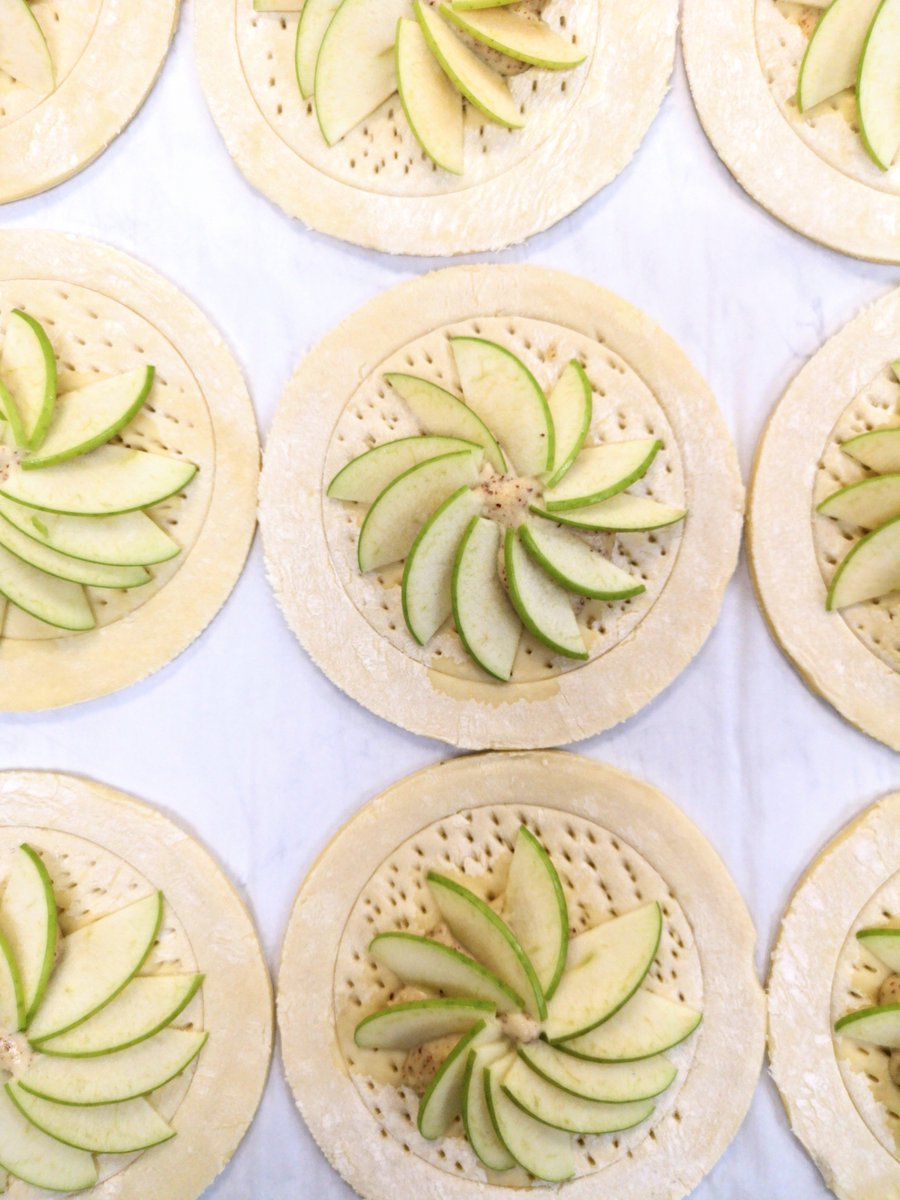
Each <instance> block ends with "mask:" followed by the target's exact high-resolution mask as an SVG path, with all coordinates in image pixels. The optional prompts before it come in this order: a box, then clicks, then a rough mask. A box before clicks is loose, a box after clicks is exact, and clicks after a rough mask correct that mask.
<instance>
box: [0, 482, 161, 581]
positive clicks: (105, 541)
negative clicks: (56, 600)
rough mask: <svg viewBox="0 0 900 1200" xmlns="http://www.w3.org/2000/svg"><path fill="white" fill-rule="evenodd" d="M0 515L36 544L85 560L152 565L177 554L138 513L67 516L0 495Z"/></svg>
mask: <svg viewBox="0 0 900 1200" xmlns="http://www.w3.org/2000/svg"><path fill="white" fill-rule="evenodd" d="M0 517H3V518H5V519H6V520H7V521H9V522H10V524H11V525H13V526H15V528H16V529H18V530H19V532H20V533H24V534H26V535H27V536H28V537H29V538H31V539H32V540H33V541H35V542H37V543H38V544H39V545H41V546H47V547H48V548H49V549H51V550H55V551H57V553H59V554H65V555H66V556H67V557H68V558H78V559H82V560H83V561H84V562H89V563H102V564H103V565H105V566H110V567H139V566H153V565H154V564H156V563H161V562H167V561H168V560H169V559H170V558H174V557H175V556H176V554H180V553H181V547H180V546H179V545H178V543H177V542H173V541H172V539H171V538H170V537H169V535H168V534H166V533H163V531H162V530H161V529H160V527H159V526H158V525H157V524H156V522H155V521H153V520H151V519H150V517H148V516H147V515H146V513H142V512H129V513H120V514H119V515H118V516H112V517H103V518H102V519H98V518H97V517H68V516H64V515H63V514H61V513H48V512H41V513H37V512H35V511H34V509H31V508H26V507H24V506H22V505H20V504H15V503H13V501H12V500H7V499H6V497H5V496H0Z"/></svg>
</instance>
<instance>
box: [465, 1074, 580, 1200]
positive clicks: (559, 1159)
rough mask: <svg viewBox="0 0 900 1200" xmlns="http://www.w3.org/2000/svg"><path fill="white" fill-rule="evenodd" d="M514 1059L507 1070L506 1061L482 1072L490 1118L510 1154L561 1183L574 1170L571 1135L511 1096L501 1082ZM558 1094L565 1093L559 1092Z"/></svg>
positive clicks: (527, 1167) (537, 1173)
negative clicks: (516, 1101) (538, 1117)
mask: <svg viewBox="0 0 900 1200" xmlns="http://www.w3.org/2000/svg"><path fill="white" fill-rule="evenodd" d="M513 1070H515V1063H513V1065H512V1066H511V1067H510V1068H509V1070H506V1067H505V1063H501V1064H495V1065H494V1066H490V1067H488V1068H487V1069H486V1070H485V1072H484V1088H485V1094H486V1096H487V1104H488V1108H489V1109H490V1114H491V1120H492V1121H493V1123H494V1128H495V1129H496V1131H497V1136H498V1137H499V1138H500V1141H501V1142H502V1143H503V1145H504V1146H505V1147H506V1150H507V1151H508V1152H509V1154H510V1155H511V1156H512V1158H513V1159H514V1160H515V1161H516V1162H517V1163H518V1164H519V1166H521V1167H524V1168H525V1170H526V1171H530V1172H531V1174H532V1175H534V1176H535V1177H536V1178H537V1179H544V1180H546V1181H547V1182H548V1183H562V1182H564V1181H565V1180H566V1179H571V1177H572V1176H573V1175H574V1174H575V1157H574V1153H573V1150H572V1138H571V1137H570V1136H569V1134H567V1133H563V1132H562V1131H561V1130H559V1129H555V1128H552V1127H551V1126H549V1125H546V1124H544V1122H543V1121H538V1120H536V1119H535V1118H534V1117H532V1116H531V1115H530V1114H529V1113H527V1112H525V1111H524V1110H523V1109H522V1108H520V1107H519V1105H517V1104H516V1103H514V1101H513V1100H512V1099H511V1098H510V1096H509V1094H508V1093H507V1092H506V1090H505V1087H504V1084H505V1081H506V1079H508V1078H509V1075H510V1074H511V1072H512V1071H513ZM526 1070H527V1068H526ZM560 1095H561V1096H562V1095H564V1093H563V1092H560Z"/></svg>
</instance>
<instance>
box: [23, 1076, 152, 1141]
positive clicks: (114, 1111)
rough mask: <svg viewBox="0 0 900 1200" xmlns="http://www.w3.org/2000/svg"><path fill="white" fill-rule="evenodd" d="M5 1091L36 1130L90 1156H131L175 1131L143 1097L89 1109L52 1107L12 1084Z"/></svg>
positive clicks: (52, 1104)
mask: <svg viewBox="0 0 900 1200" xmlns="http://www.w3.org/2000/svg"><path fill="white" fill-rule="evenodd" d="M7 1091H8V1092H9V1095H10V1098H11V1099H12V1102H13V1103H14V1104H15V1106H16V1107H17V1108H18V1110H19V1111H20V1112H21V1113H22V1114H23V1116H25V1117H27V1118H28V1120H29V1121H30V1122H31V1123H32V1125H34V1126H35V1127H36V1128H37V1129H40V1130H41V1131H42V1132H43V1133H46V1134H47V1135H48V1136H49V1137H52V1138H56V1140H57V1141H58V1142H62V1143H63V1145H65V1146H73V1147H74V1148H75V1149H76V1150H88V1151H90V1153H92V1154H133V1153H135V1152H136V1151H138V1150H149V1149H150V1147H151V1146H159V1145H160V1144H161V1143H162V1142H167V1141H169V1139H170V1138H173V1137H174V1136H175V1130H174V1129H173V1128H172V1126H171V1125H169V1124H168V1123H167V1122H166V1121H164V1120H163V1119H162V1117H161V1116H160V1115H159V1113H158V1112H157V1111H156V1109H155V1108H154V1107H153V1106H152V1105H151V1104H148V1103H147V1101H146V1100H144V1099H143V1097H139V1098H138V1099H137V1100H125V1101H123V1102H122V1103H121V1104H96V1105H92V1106H91V1107H90V1108H82V1107H77V1106H75V1105H72V1104H54V1103H53V1101H52V1100H42V1099H40V1098H39V1097H38V1096H32V1095H30V1094H29V1093H28V1092H26V1091H24V1090H23V1088H21V1087H19V1086H18V1085H17V1084H15V1083H10V1084H7Z"/></svg>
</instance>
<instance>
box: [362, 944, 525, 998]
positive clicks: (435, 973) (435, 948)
mask: <svg viewBox="0 0 900 1200" xmlns="http://www.w3.org/2000/svg"><path fill="white" fill-rule="evenodd" d="M369 954H370V955H371V956H372V958H374V959H375V961H376V962H377V963H380V964H381V966H383V967H387V968H388V970H389V971H393V972H394V974H395V975H396V976H398V978H400V979H402V980H403V982H404V983H405V984H408V985H411V986H415V987H423V988H429V989H431V990H432V991H436V992H443V993H444V994H445V995H447V996H464V997H467V998H468V999H471V1000H487V1001H489V1002H490V1003H492V1004H493V1005H494V1006H495V1008H496V1010H497V1012H500V1013H508V1012H520V1011H521V1010H522V1008H524V1003H523V1001H522V998H521V997H520V996H518V995H517V994H516V993H515V992H514V991H513V990H512V988H510V987H508V986H507V985H506V984H505V983H504V982H503V981H502V980H501V979H499V978H498V977H497V976H496V975H495V974H494V973H493V971H489V970H488V969H487V968H486V967H483V966H482V965H481V963H479V962H476V961H475V960H474V959H472V958H469V957H468V956H467V955H465V954H460V952H459V951H458V950H454V949H453V948H452V947H451V946H445V945H443V943H441V942H435V941H432V940H431V939H430V938H425V937H419V936H418V935H417V934H413V933H382V934H379V935H378V937H376V938H374V939H373V940H372V943H371V944H370V946H369Z"/></svg>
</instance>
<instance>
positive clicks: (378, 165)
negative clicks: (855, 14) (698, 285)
mask: <svg viewBox="0 0 900 1200" xmlns="http://www.w3.org/2000/svg"><path fill="white" fill-rule="evenodd" d="M816 3H817V4H818V0H816ZM29 5H31V9H30V11H31V12H32V13H33V16H34V18H35V20H36V21H37V22H38V24H39V25H40V26H41V28H42V29H43V32H44V35H45V37H46V43H47V47H48V52H49V58H50V60H51V62H52V66H51V67H49V68H48V70H49V76H48V82H47V84H46V85H45V86H44V85H41V84H40V82H37V83H36V82H33V81H32V80H24V79H22V78H16V77H15V71H16V58H15V51H14V47H15V42H16V35H17V33H18V36H19V37H20V39H21V31H19V30H18V28H17V27H16V28H12V27H11V31H9V34H8V36H7V37H5V38H4V40H5V41H6V42H7V43H8V44H11V45H12V46H13V49H12V50H10V51H8V52H6V53H5V55H4V57H3V58H2V59H0V84H2V91H0V100H2V103H0V164H2V167H3V169H2V171H0V203H3V202H6V201H10V200H16V199H20V198H22V197H25V196H30V195H34V194H36V193H38V192H41V191H43V190H45V189H47V188H50V187H53V186H54V185H56V184H58V183H60V182H62V181H63V180H64V179H66V178H69V177H70V176H71V175H73V174H75V173H76V172H77V171H79V170H81V169H82V168H84V167H85V166H87V165H88V164H89V163H90V162H92V161H93V160H94V159H95V158H96V157H97V156H98V155H99V154H100V153H101V152H102V151H103V149H104V148H105V147H106V146H107V145H108V144H109V143H110V142H111V141H112V140H113V138H115V137H116V136H117V135H118V134H119V133H120V132H121V130H122V129H123V128H124V126H125V125H126V124H127V123H128V121H129V120H131V118H132V117H133V116H134V114H135V112H136V111H137V109H138V108H139V107H140V105H141V103H142V102H143V100H144V99H145V98H146V96H147V94H148V93H149V91H150V89H151V87H152V86H153V83H154V81H155V79H156V77H157V75H158V73H159V71H160V69H161V67H162V64H163V61H164V59H165V55H166V52H167V50H168V47H169V44H170V41H171V39H172V36H173V34H174V31H175V27H176V23H177V17H178V8H179V4H178V0H161V2H160V3H158V4H153V5H149V6H147V5H145V6H143V7H142V9H141V11H139V12H132V11H131V10H130V9H128V10H126V9H125V8H123V7H120V6H115V5H113V6H109V5H102V4H100V3H99V2H98V0H79V3H78V4H77V5H75V6H71V5H67V6H65V8H64V9H62V10H58V9H57V7H56V5H55V4H53V3H52V0H8V3H7V4H6V5H5V6H4V13H3V19H4V21H7V20H9V21H11V20H12V19H13V17H16V20H17V21H18V22H21V12H20V11H19V10H22V9H25V10H27V9H28V7H29ZM302 7H303V4H302V0H258V2H257V3H256V4H255V5H254V0H233V2H232V3H229V4H228V5H227V6H225V7H224V8H223V5H222V4H221V3H218V2H217V0H200V3H198V4H197V6H196V11H195V14H194V21H195V41H196V51H197V61H198V66H199V69H200V76H201V80H202V83H203V86H204V89H205V91H206V94H207V99H208V101H209V104H210V108H211V109H212V112H213V115H214V117H215V120H216V122H217V124H218V126H219V128H220V131H221V133H222V136H223V138H224V140H225V142H226V145H227V147H228V149H229V151H230V153H231V154H232V156H233V158H234V159H235V161H236V163H237V165H238V167H239V168H240V170H241V171H242V172H243V174H244V175H245V176H246V177H247V179H248V180H249V181H250V182H251V183H252V184H253V185H254V186H256V187H258V188H259V189H260V190H261V191H263V192H264V193H265V194H266V195H268V196H269V197H271V198H272V199H273V200H275V201H276V202H277V203H278V204H279V205H280V206H281V207H282V208H283V209H284V210H285V211H286V212H287V213H289V214H290V215H291V216H293V217H297V218H299V219H300V220H301V221H303V222H304V223H305V224H306V225H308V226H310V227H312V228H314V229H317V230H320V231H323V232H326V233H329V234H331V235H333V236H335V237H339V238H342V239H345V240H347V241H350V242H354V243H357V244H359V245H363V246H367V247H372V248H375V249H379V250H383V251H387V252H390V253H407V254H422V255H426V254H427V255H447V254H462V253H472V252H476V251H485V250H497V249H500V248H502V247H504V246H509V245H512V244H514V243H517V242H521V241H523V240H524V239H525V238H527V237H529V236H531V235H532V234H534V233H537V232H539V231H540V230H542V229H545V228H547V227H549V226H550V225H553V224H554V223H555V222H557V221H559V220H560V219H561V218H563V217H564V216H566V215H567V214H568V213H570V212H572V211H573V210H574V209H576V208H578V207H579V206H580V205H581V204H583V203H584V202H585V201H586V200H588V199H589V198H590V197H591V196H593V195H594V194H596V193H597V192H598V191H599V190H600V189H601V188H603V187H605V186H606V185H607V184H608V183H610V182H611V181H612V179H614V178H615V177H616V176H617V175H618V174H619V173H620V172H621V171H622V170H623V169H624V168H625V167H626V166H627V164H628V163H629V162H630V160H631V159H632V157H633V156H634V154H635V153H636V152H637V150H638V147H639V145H640V143H641V141H642V139H643V137H644V135H645V134H646V132H647V130H648V128H649V126H650V124H651V122H652V121H653V119H654V117H655V115H656V113H657V111H658V109H659V106H660V104H661V103H662V100H663V98H664V96H665V93H666V90H667V88H668V86H669V81H670V77H671V73H672V67H673V63H674V57H675V45H676V33H677V24H678V5H677V3H676V2H675V0H641V3H640V7H639V9H638V10H637V11H636V10H635V6H634V3H633V2H629V0H610V2H609V3H607V4H604V5H603V8H602V10H601V12H600V14H599V16H598V15H597V14H596V12H595V11H594V6H593V5H592V4H588V3H585V2H583V0H552V2H551V3H550V4H549V5H541V6H540V9H541V10H542V11H541V16H542V18H543V19H544V21H545V22H546V27H547V28H548V30H549V31H550V34H551V36H559V39H560V42H562V41H563V40H568V41H569V42H572V43H576V44H577V45H576V50H577V54H576V53H575V52H574V51H573V52H572V55H571V56H572V58H573V61H575V62H576V65H575V66H574V68H573V69H569V70H564V71H559V70H547V69H541V65H539V66H538V67H537V69H527V68H526V69H525V70H524V72H523V73H520V72H522V63H521V62H519V64H518V66H516V65H515V63H513V65H512V67H511V68H510V67H509V63H510V60H509V58H505V59H504V56H503V55H502V54H500V53H499V51H493V50H492V51H490V53H491V54H493V55H494V57H493V58H488V59H487V61H488V62H490V63H492V64H493V63H494V61H495V60H496V59H498V58H499V59H500V60H501V62H505V63H506V64H507V68H508V70H509V71H510V73H511V80H510V81H509V92H507V91H506V89H507V83H506V82H503V81H502V80H501V83H500V84H499V85H498V86H499V87H500V88H501V89H502V90H503V92H504V93H505V95H506V96H507V99H508V103H509V104H511V105H513V104H514V105H516V106H518V109H519V111H520V113H521V117H522V121H523V124H524V129H522V130H519V129H516V130H513V131H512V132H511V133H510V135H509V136H507V133H508V132H509V131H508V130H507V129H506V128H504V127H503V126H502V125H500V124H496V123H494V124H492V123H491V120H490V119H489V118H488V119H486V120H484V119H481V118H480V117H479V116H478V112H477V109H476V108H475V107H474V106H470V109H469V116H468V117H467V118H466V132H465V138H466V144H467V145H468V146H469V151H470V153H469V158H470V160H474V159H475V157H476V156H475V155H474V151H475V150H477V151H478V154H477V162H475V165H474V167H473V169H472V170H471V171H470V172H468V173H467V174H464V175H459V176H457V175H454V174H451V173H449V172H448V171H446V170H444V169H436V168H435V167H434V165H433V163H432V160H431V159H430V158H429V157H428V156H427V155H426V154H425V153H424V152H423V151H420V149H419V144H418V143H417V142H416V141H415V140H414V138H413V137H412V134H411V132H410V128H409V125H408V124H407V122H406V119H405V117H404V115H403V110H404V109H405V108H406V100H405V98H404V102H403V108H401V103H400V100H399V99H398V96H397V95H396V93H391V95H390V96H389V98H388V99H387V100H385V101H384V103H381V104H380V106H379V107H377V108H376V110H375V111H374V112H372V113H371V114H370V116H369V117H368V118H365V117H364V118H363V120H362V121H361V122H360V123H359V124H358V125H356V126H355V127H354V128H352V129H351V131H350V132H349V133H348V134H347V135H346V136H343V137H341V138H340V139H338V141H337V143H336V144H335V145H331V146H328V145H326V144H325V142H324V140H323V137H322V134H321V133H320V130H319V124H318V122H317V120H316V107H315V96H314V94H313V93H311V94H310V96H306V90H305V89H303V88H301V87H298V82H297V78H296V73H295V62H294V58H295V53H294V47H295V42H296V41H297V36H296V35H297V26H298V22H299V20H300V14H301V10H302ZM316 7H317V9H327V10H328V12H329V13H330V11H332V10H333V9H334V7H335V6H334V5H331V6H330V9H329V7H328V5H327V4H326V5H318V6H316ZM394 7H395V8H397V9H398V11H400V12H402V11H403V10H402V8H401V7H398V6H397V5H395V6H394ZM408 7H409V13H408V14H407V16H408V18H409V19H410V22H411V18H412V15H413V6H412V3H410V4H409V6H408ZM532 7H533V6H532ZM14 10H16V11H15V12H14ZM17 12H18V16H16V13H17ZM391 12H392V13H393V8H392V9H391ZM817 12H818V7H814V8H809V7H807V6H804V5H803V4H800V3H785V2H784V0H740V3H739V4H738V5H737V6H736V7H735V6H731V7H729V9H728V10H727V12H726V11H723V9H722V7H721V6H720V5H717V4H716V3H715V2H714V0H690V2H689V3H688V4H686V5H685V10H684V14H683V40H684V54H685V62H686V65H687V68H688V75H689V80H690V84H691V90H692V93H693V97H694V100H695V103H696V107H697V111H698V113H699V116H700V119H701V121H702V123H703V126H704V128H705V129H706V131H707V133H708V134H709V137H710V139H711V141H712V142H713V145H714V146H715V148H716V150H717V152H718V153H719V155H720V156H721V158H722V159H723V161H724V162H725V164H726V166H727V167H728V168H729V170H731V171H732V173H733V174H734V175H735V177H736V178H737V179H738V181H739V182H740V183H741V185H742V186H743V187H744V188H745V189H746V191H747V192H748V193H749V194H750V195H751V196H752V197H753V198H754V199H756V200H757V201H758V202H759V203H760V204H762V205H763V206H764V207H765V208H766V209H768V210H769V211H770V212H772V213H773V214H774V215H775V216H777V217H778V218H779V219H780V220H782V221H784V222H785V223H786V224H788V225H790V226H791V227H792V228H794V229H796V230H798V231H799V232H801V233H803V234H805V235H807V236H808V237H811V238H813V239H815V240H817V241H819V242H822V243H823V244H825V245H827V246H830V247H832V248H834V249H836V250H840V251H842V252H844V253H847V254H852V255H856V256H858V257H861V258H868V259H872V260H876V261H883V262H898V261H900V182H898V174H897V173H898V171H900V164H898V163H896V162H895V163H894V165H893V167H890V168H889V169H887V170H883V169H882V168H880V167H878V166H876V165H875V163H873V162H872V161H871V160H869V159H867V158H866V155H865V152H864V150H863V149H862V143H861V142H860V138H859V136H858V131H857V130H856V128H855V127H854V113H853V111H851V110H852V104H849V103H848V104H846V105H845V104H843V102H842V101H841V103H838V102H835V103H833V104H831V103H823V104H821V105H817V106H816V107H815V108H814V109H812V110H811V111H809V112H807V113H801V112H799V111H798V109H797V105H796V103H795V101H794V99H793V97H794V93H795V91H796V84H797V73H798V69H799V65H800V60H801V58H802V54H803V49H804V47H805V45H806V39H807V38H808V36H809V31H810V28H811V26H812V25H814V23H815V19H816V14H817ZM320 19H321V18H320ZM502 19H503V18H501V20H502ZM394 20H396V18H394ZM488 44H489V45H494V43H492V42H489V43H488ZM558 44H559V43H558ZM486 53H487V52H486ZM524 61H525V62H526V63H527V62H528V59H527V58H526V59H525V60H524ZM531 61H532V62H535V61H537V62H538V63H539V64H540V62H541V60H540V59H539V58H538V59H537V60H536V59H534V58H533V59H532V60H531ZM551 65H553V64H551ZM555 65H556V66H559V64H555ZM24 74H25V72H24V70H23V75H24ZM29 85H30V86H29ZM384 90H385V91H390V85H389V86H387V87H386V88H385V89H384ZM462 90H463V94H466V93H465V89H464V87H463V88H462ZM510 95H511V99H510V98H509V97H510ZM847 95H848V96H849V93H847ZM357 115H358V114H357ZM506 120H507V123H509V122H510V121H511V120H512V118H511V117H509V116H508V117H507V118H506ZM350 124H352V121H351V122H350ZM50 128H53V129H54V130H55V133H54V138H53V142H52V146H50V145H48V144H47V143H46V139H45V137H44V133H43V131H45V130H47V129H50ZM460 128H461V126H460ZM486 130H487V131H486ZM460 136H461V134H460ZM61 139H62V140H63V141H65V142H66V144H65V145H62V144H61ZM360 191H363V192H365V195H366V203H365V204H360V203H359V193H360ZM523 196H525V197H527V203H522V200H521V198H522V197H523Z"/></svg>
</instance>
